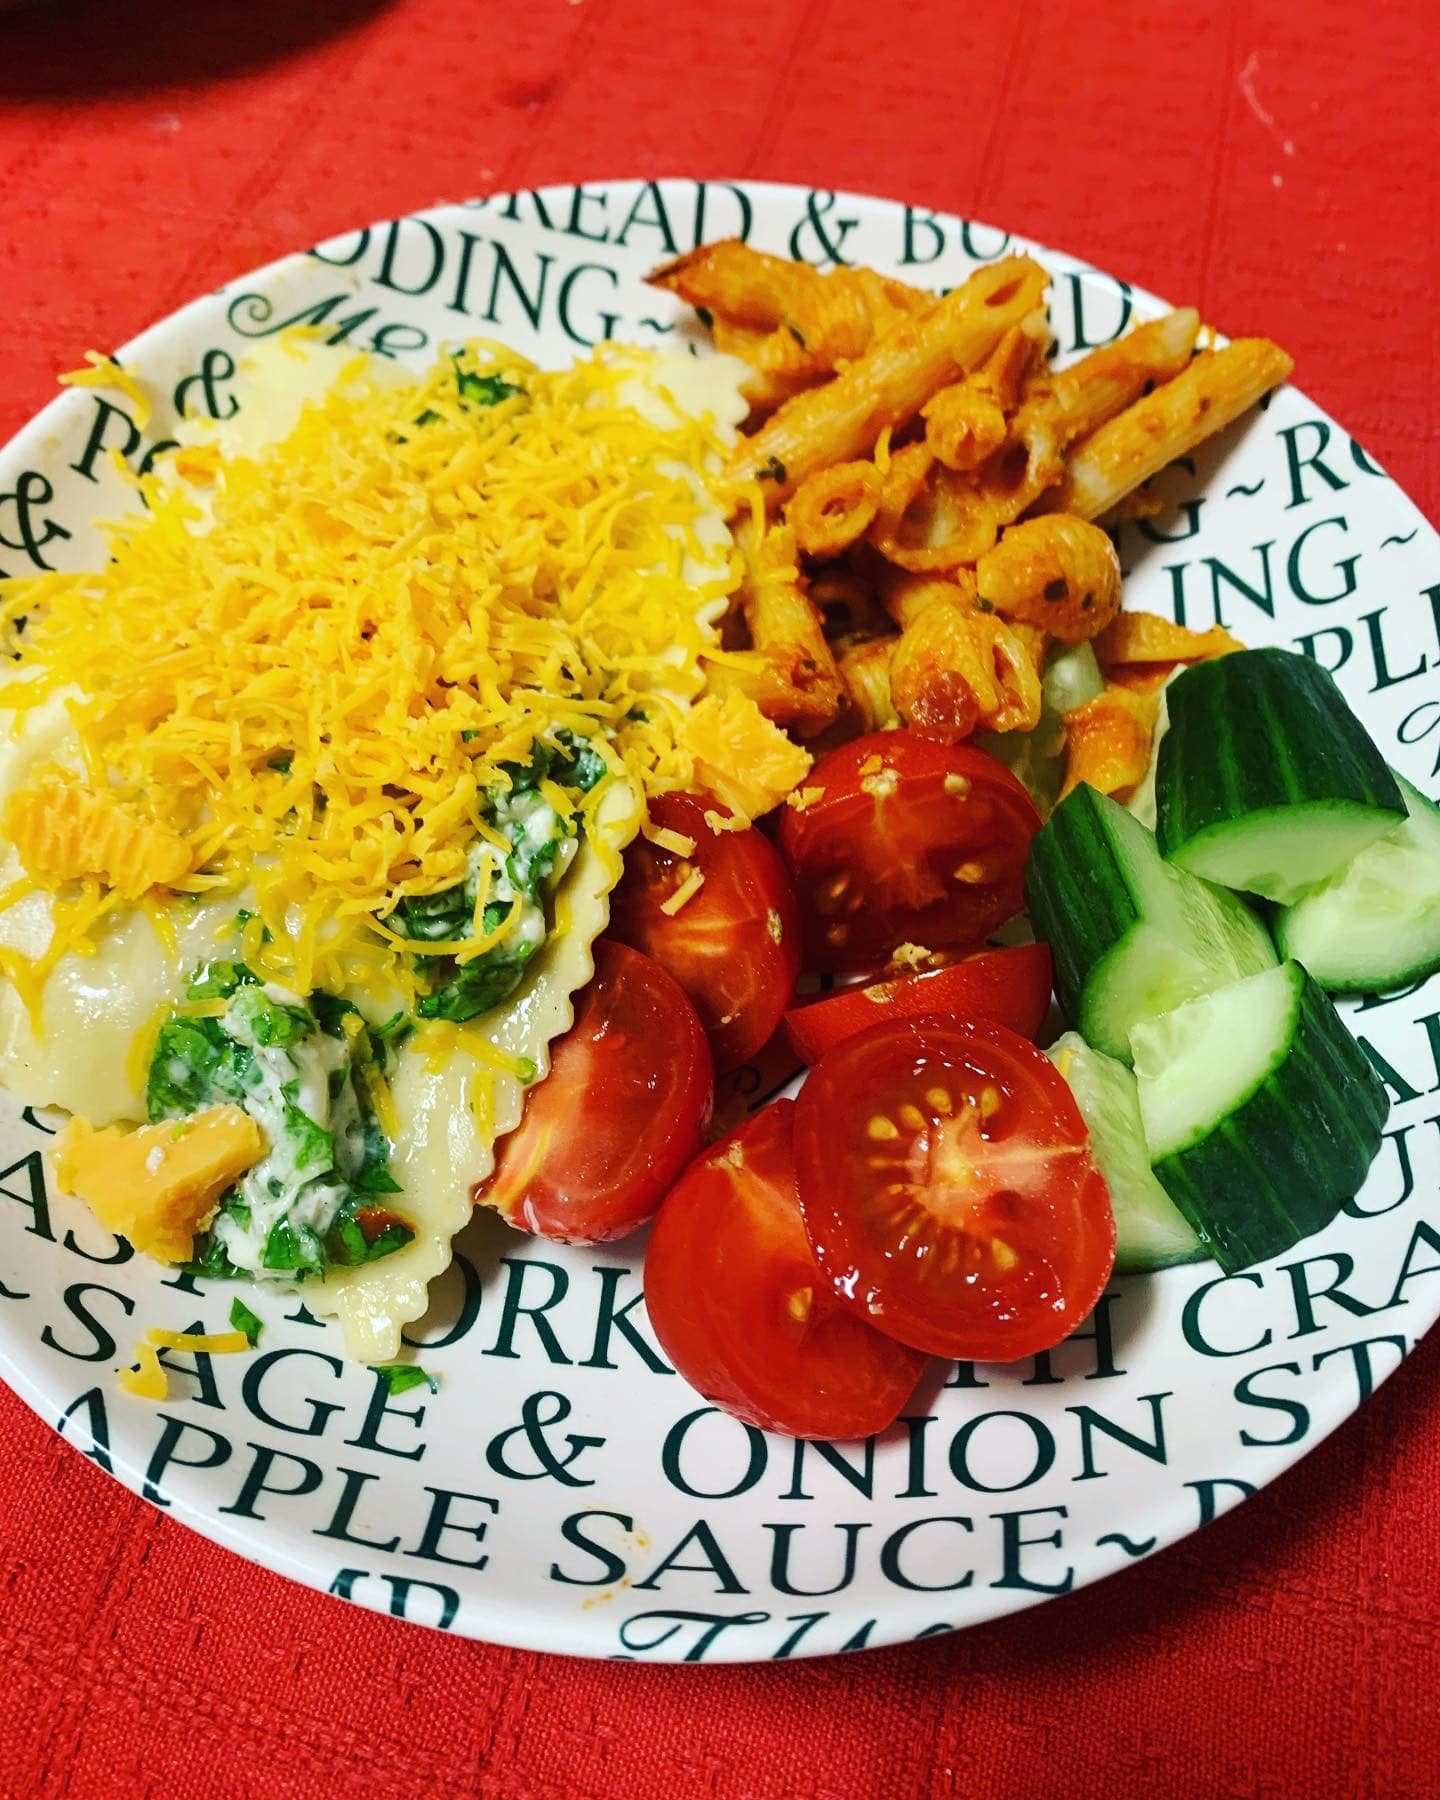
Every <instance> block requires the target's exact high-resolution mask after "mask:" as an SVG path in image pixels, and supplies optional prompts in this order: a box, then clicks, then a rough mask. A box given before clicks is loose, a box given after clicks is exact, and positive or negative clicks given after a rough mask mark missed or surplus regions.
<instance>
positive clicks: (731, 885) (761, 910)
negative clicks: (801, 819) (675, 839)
mask: <svg viewBox="0 0 1440 1800" xmlns="http://www.w3.org/2000/svg"><path fill="white" fill-rule="evenodd" d="M707 807H708V808H710V809H711V810H714V811H717V812H723V811H724V808H723V807H719V806H717V805H716V803H715V802H714V801H711V800H703V799H700V798H698V797H696V796H695V795H692V794H662V795H660V797H659V798H658V799H655V800H652V801H651V802H650V821H651V824H652V825H654V826H657V827H660V828H661V829H663V830H666V831H675V832H679V833H680V835H681V836H682V837H688V838H693V839H694V840H695V849H694V852H693V854H692V855H690V856H679V855H677V854H676V853H675V852H674V851H672V850H662V849H661V848H660V846H659V845H658V844H652V843H651V842H650V841H649V839H648V838H637V839H636V840H635V842H634V843H633V844H632V845H631V846H630V848H629V849H628V850H627V851H626V852H625V878H624V880H623V881H622V882H621V883H620V886H619V888H618V889H617V890H616V892H615V897H614V899H613V901H612V902H611V910H610V930H611V934H612V936H614V937H617V938H619V940H620V941H621V943H622V944H630V945H632V946H633V947H634V948H635V949H636V950H643V951H644V952H645V953H646V955H647V956H653V957H654V958H655V960H656V962H658V963H662V964H663V965H664V966H665V968H667V969H668V970H669V971H670V973H671V974H672V975H673V976H674V977H675V979H676V980H677V981H678V982H679V983H680V985H681V987H683V988H684V990H685V992H686V993H687V994H688V995H689V996H690V999H691V1002H692V1003H693V1005H694V1007H695V1010H696V1012H697V1013H699V1015H700V1023H701V1024H702V1025H703V1026H704V1027H705V1035H706V1036H707V1037H708V1038H709V1040H710V1048H711V1050H712V1052H713V1053H714V1056H715V1066H716V1068H718V1069H720V1070H721V1071H722V1072H723V1071H724V1070H726V1069H733V1068H735V1067H737V1066H738V1065H739V1064H740V1063H743V1062H745V1061H746V1060H747V1059H748V1058H749V1057H751V1056H753V1055H754V1054H755V1052H756V1051H757V1050H758V1049H759V1048H760V1046H761V1045H762V1044H763V1043H764V1042H765V1040H766V1039H767V1038H768V1037H769V1036H770V1034H771V1032H773V1031H774V1029H775V1027H776V1026H777V1025H778V1024H779V1023H780V1017H781V1014H782V1013H783V1012H784V1011H785V1008H786V1007H787V1006H788V1005H789V1003H790V996H791V994H792V993H793V992H794V988H795V977H796V976H797V975H798V974H799V972H800V924H799V914H798V912H797V910H796V906H795V895H794V892H793V890H792V889H791V886H790V877H789V876H788V874H787V873H786V871H785V865H784V863H782V862H781V860H780V858H779V856H778V855H777V854H776V852H775V847H774V845H773V844H771V843H770V842H769V840H768V839H767V838H765V837H763V836H762V835H761V834H760V832H758V831H756V830H755V829H754V827H753V826H751V827H749V828H748V829H746V830H744V831H712V830H711V829H710V827H709V826H708V825H707V824H706V823H705V812H706V808H707ZM696 869H698V870H699V872H700V874H701V875H702V876H703V877H704V880H703V881H702V883H701V885H700V887H699V888H698V889H697V890H696V892H694V893H693V894H692V895H691V896H690V898H689V899H688V900H686V901H685V903H684V904H683V905H682V906H681V908H680V910H679V911H678V912H676V913H673V914H672V913H667V912H665V911H664V910H663V908H664V904H665V902H666V901H668V900H669V899H670V898H671V896H672V895H674V894H675V893H676V891H677V890H678V889H679V888H680V887H681V886H682V885H683V884H684V882H685V881H686V880H687V879H688V878H689V877H690V876H691V875H692V874H693V872H694V871H695V870H696Z"/></svg>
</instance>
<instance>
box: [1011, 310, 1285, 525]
mask: <svg viewBox="0 0 1440 1800" xmlns="http://www.w3.org/2000/svg"><path fill="white" fill-rule="evenodd" d="M1293 366H1294V365H1293V363H1292V362H1291V360H1290V358H1289V357H1288V356H1287V355H1286V354H1285V352H1284V351H1283V350H1282V349H1281V348H1280V347H1279V345H1278V344H1272V343H1271V342H1270V341H1269V339H1268V338H1238V339H1237V340H1236V341H1235V342H1234V343H1233V344H1228V345H1227V346H1226V347H1225V348H1224V349H1223V350H1213V351H1207V352H1204V353H1203V354H1201V355H1199V356H1197V357H1195V358H1194V360H1193V361H1192V362H1191V363H1190V365H1189V367H1188V368H1186V369H1185V370H1184V371H1183V372H1182V373H1181V374H1179V375H1177V376H1175V377H1174V379H1173V380H1171V381H1167V382H1166V383H1165V384H1164V386H1163V387H1158V388H1156V389H1155V391H1154V393H1152V394H1147V395H1145V397H1144V398H1143V399H1141V400H1136V401H1135V402H1134V403H1133V404H1132V405H1130V406H1128V407H1127V408H1126V409H1125V411H1124V412H1122V413H1119V414H1118V415H1117V416H1116V417H1115V418H1113V419H1110V420H1109V421H1108V422H1107V423H1106V424H1104V425H1101V426H1100V427H1099V429H1098V430H1096V431H1094V432H1092V433H1091V435H1090V436H1089V437H1087V438H1086V439H1085V440H1084V441H1083V442H1082V443H1081V444H1080V445H1079V446H1078V447H1077V448H1076V449H1075V451H1074V452H1073V454H1072V455H1071V457H1070V459H1069V462H1068V463H1067V464H1066V467H1065V473H1064V475H1063V476H1062V477H1061V479H1060V481H1059V482H1058V483H1057V484H1056V486H1055V487H1053V488H1051V489H1050V490H1049V491H1048V492H1047V493H1046V494H1044V495H1043V496H1042V498H1041V499H1040V501H1039V503H1038V505H1037V507H1036V510H1037V511H1038V512H1045V513H1051V512H1066V513H1074V514H1076V515H1077V516H1078V517H1079V518H1082V519H1098V518H1100V517H1101V516H1102V515H1103V514H1104V513H1106V512H1108V511H1109V510H1110V508H1111V507H1112V506H1114V505H1115V503H1116V501H1118V500H1120V499H1122V498H1123V497H1124V496H1125V495H1126V494H1128V493H1129V492H1130V490H1131V489H1132V488H1136V487H1138V486H1139V485H1140V483H1141V482H1142V481H1148V480H1149V479H1150V477H1151V476H1152V475H1155V474H1158V473H1159V471H1160V470H1161V469H1163V468H1165V467H1166V466H1167V464H1169V463H1172V462H1174V460H1175V458H1176V457H1177V456H1183V455H1184V454H1185V453H1186V451H1188V450H1193V449H1194V448H1195V446H1196V445H1197V444H1200V443H1203V442H1204V440H1205V439H1206V438H1208V437H1212V436H1213V435H1214V434H1215V433H1216V432H1217V431H1223V430H1224V429H1225V427H1226V426H1227V425H1229V424H1232V423H1233V422H1234V421H1235V420H1236V419H1238V418H1239V417H1240V415H1241V413H1243V412H1244V411H1245V410H1246V408H1247V407H1250V406H1253V405H1254V404H1255V402H1256V401H1257V400H1258V399H1259V398H1260V397H1261V395H1262V394H1265V393H1268V391H1269V390H1270V389H1271V388H1273V387H1276V386H1277V385H1278V384H1279V383H1280V382H1282V381H1284V379H1285V378H1286V376H1287V375H1288V374H1289V373H1290V370H1291V369H1292V368H1293Z"/></svg>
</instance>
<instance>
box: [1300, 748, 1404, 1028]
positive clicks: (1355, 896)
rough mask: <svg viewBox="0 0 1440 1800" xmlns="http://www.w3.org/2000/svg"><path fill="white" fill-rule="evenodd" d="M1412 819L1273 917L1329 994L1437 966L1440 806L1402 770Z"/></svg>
mask: <svg viewBox="0 0 1440 1800" xmlns="http://www.w3.org/2000/svg"><path fill="white" fill-rule="evenodd" d="M1396 780H1397V781H1398V783H1399V785H1400V792H1401V794H1402V796H1403V797H1404V800H1405V806H1406V811H1407V814H1408V817H1407V818H1406V820H1405V823H1404V824H1403V825H1402V826H1401V827H1400V828H1399V830H1398V831H1392V832H1390V833H1389V834H1388V835H1387V836H1385V837H1383V838H1377V839H1376V840H1375V841H1374V842H1373V843H1371V844H1367V845H1366V847H1365V848H1364V849H1363V850H1361V851H1360V853H1359V855H1358V856H1356V857H1355V859H1354V861H1353V862H1351V864H1350V865H1349V867H1348V868H1345V869H1342V870H1341V872H1340V873H1339V874H1338V875H1335V876H1332V877H1331V879H1330V880H1329V881H1327V882H1325V883H1324V885H1323V886H1321V887H1318V888H1316V889H1314V890H1313V892H1311V893H1309V894H1306V895H1305V896H1304V897H1303V898H1302V899H1301V900H1299V901H1298V902H1297V903H1296V904H1295V905H1294V906H1291V907H1287V908H1286V910H1285V911H1284V912H1282V913H1281V914H1280V915H1279V917H1278V918H1277V919H1276V921H1275V933H1276V937H1277V939H1278V941H1279V943H1280V946H1281V949H1282V951H1283V952H1284V954H1285V955H1286V956H1293V957H1294V958H1295V960H1296V961H1297V962H1302V963H1304V965H1305V967H1306V968H1307V969H1308V970H1309V971H1310V973H1311V974H1312V975H1313V976H1314V977H1315V979H1316V980H1317V981H1318V982H1319V983H1320V985H1321V987H1323V988H1329V989H1330V991H1331V992H1332V993H1378V992H1383V991H1384V990H1385V989H1386V988H1393V987H1403V986H1405V985H1407V984H1408V983H1410V982H1412V981H1419V980H1422V979H1423V978H1424V977H1425V976H1426V975H1429V974H1431V973H1432V972H1433V971H1434V970H1436V969H1440V808H1437V807H1436V806H1434V805H1433V804H1432V803H1431V802H1430V801H1429V800H1427V799H1426V798H1425V796H1424V795H1423V794H1422V793H1420V792H1419V791H1418V790H1417V789H1416V788H1413V787H1412V786H1411V785H1410V783H1409V782H1408V781H1406V780H1405V778H1404V776H1401V775H1397V776H1396Z"/></svg>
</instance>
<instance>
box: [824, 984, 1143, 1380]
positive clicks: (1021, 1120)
mask: <svg viewBox="0 0 1440 1800" xmlns="http://www.w3.org/2000/svg"><path fill="white" fill-rule="evenodd" d="M795 1162H796V1169H797V1173H798V1177H799V1188H800V1207H801V1212H802V1215H803V1217H804V1220H805V1229H806V1232H807V1234H808V1236H809V1238H810V1243H811V1246H812V1248H813V1249H814V1251H815V1259H816V1261H817V1262H818V1263H819V1265H820V1267H821V1268H822V1269H824V1271H825V1272H826V1274H827V1276H828V1277H829V1279H830V1281H831V1283H832V1285H833V1286H834V1289H835V1291H836V1293H837V1294H838V1295H839V1296H840V1297H841V1298H842V1300H844V1301H845V1303H846V1304H847V1305H850V1306H852V1307H854V1309H855V1310H856V1311H857V1312H858V1313H860V1315H861V1316H862V1317H864V1318H867V1319H869V1320H870V1321H871V1322H872V1323H873V1324H875V1325H878V1326H879V1327H880V1329H881V1330H882V1331H885V1332H888V1333H890V1334H891V1335H893V1336H894V1337H896V1338H898V1339H899V1340H900V1341H901V1342H902V1343H907V1344H913V1345H915V1346H916V1347H917V1348H919V1349H923V1350H929V1351H931V1352H932V1353H934V1354H936V1355H939V1356H951V1357H958V1358H962V1359H965V1360H967V1361H975V1362H1012V1361H1014V1360H1015V1359H1016V1358H1018V1357H1022V1356H1031V1355H1033V1354H1035V1353H1036V1352H1037V1351H1040V1350H1048V1349H1050V1348H1051V1347H1052V1346H1053V1345H1055V1344H1057V1343H1059V1342H1060V1340H1061V1339H1062V1338H1063V1337H1065V1336H1066V1334H1067V1333H1068V1332H1070V1331H1071V1330H1073V1329H1074V1327H1075V1326H1076V1325H1078V1324H1079V1322H1080V1321H1081V1320H1082V1319H1083V1318H1084V1317H1085V1316H1086V1315H1087V1314H1088V1313H1089V1312H1090V1310H1091V1309H1092V1308H1093V1307H1094V1305H1095V1302H1096V1301H1097V1300H1098V1299H1099V1298H1100V1295H1101V1294H1102V1293H1103V1291H1104V1288H1105V1283H1106V1281H1107V1280H1108V1279H1109V1276H1110V1271H1111V1268H1112V1266H1113V1264H1114V1261H1115V1220H1114V1216H1113V1214H1112V1212H1111V1210H1110V1200H1109V1193H1108V1190H1107V1189H1106V1186H1105V1182H1104V1178H1103V1177H1102V1176H1101V1174H1100V1171H1099V1170H1098V1169H1097V1168H1096V1166H1095V1164H1094V1162H1093V1161H1092V1160H1091V1157H1090V1154H1089V1150H1088V1140H1087V1136H1086V1131H1085V1123H1084V1120H1083V1119H1082V1118H1081V1116H1080V1112H1079V1109H1078V1108H1077V1107H1076V1104H1075V1100H1074V1097H1073V1096H1072V1094H1071V1092H1070V1090H1069V1088H1068V1087H1067V1086H1066V1085H1065V1082H1064V1080H1063V1078H1062V1077H1061V1076H1060V1074H1059V1072H1058V1071H1057V1070H1056V1069H1055V1067H1054V1065H1053V1064H1052V1063H1051V1062H1050V1060H1049V1058H1048V1057H1046V1056H1045V1055H1044V1053H1043V1052H1042V1051H1040V1050H1037V1049H1036V1048H1035V1046H1034V1045H1033V1044H1030V1043H1027V1042H1026V1040H1025V1039H1024V1038H1022V1037H1020V1036H1019V1035H1018V1034H1017V1033H1015V1032H1013V1031H1009V1030H1007V1029H1006V1027H1005V1026H1003V1025H996V1024H993V1023H991V1022H989V1021H986V1020H977V1021H974V1022H972V1023H969V1024H966V1025H960V1024H957V1023H956V1022H954V1021H953V1020H949V1019H944V1018H935V1017H930V1018H925V1017H921V1018H915V1019H907V1020H903V1021H901V1022H900V1023H899V1024H896V1025H890V1024H886V1023H883V1022H882V1023H881V1024H879V1025H872V1026H871V1027H870V1028H869V1029H868V1030H866V1031H862V1032H859V1033H857V1035H856V1036H854V1037H851V1038H846V1039H845V1040H844V1042H843V1043H840V1044H838V1045H836V1047H835V1048H834V1049H833V1050H831V1051H829V1052H828V1053H827V1054H826V1055H824V1056H823V1057H821V1059H820V1062H819V1064H818V1065H817V1066H816V1068H815V1069H813V1070H812V1071H811V1074H810V1077H809V1079H808V1080H807V1082H806V1083H805V1086H804V1087H803V1088H802V1089H801V1091H800V1097H799V1100H798V1102H797V1107H796V1118H795Z"/></svg>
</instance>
